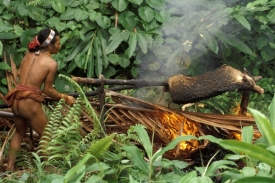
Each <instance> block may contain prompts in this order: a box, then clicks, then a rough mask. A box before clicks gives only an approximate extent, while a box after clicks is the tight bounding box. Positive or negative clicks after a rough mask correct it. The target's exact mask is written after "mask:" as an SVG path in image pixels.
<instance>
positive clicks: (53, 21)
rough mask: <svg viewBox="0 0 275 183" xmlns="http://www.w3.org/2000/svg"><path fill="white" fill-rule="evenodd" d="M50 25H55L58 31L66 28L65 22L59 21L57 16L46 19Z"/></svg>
mask: <svg viewBox="0 0 275 183" xmlns="http://www.w3.org/2000/svg"><path fill="white" fill-rule="evenodd" d="M47 22H48V23H49V25H50V27H55V28H56V30H57V31H58V32H61V31H63V30H64V29H66V28H67V24H66V23H64V22H60V19H59V18H57V17H53V18H50V19H48V20H47Z"/></svg>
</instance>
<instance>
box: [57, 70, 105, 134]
mask: <svg viewBox="0 0 275 183" xmlns="http://www.w3.org/2000/svg"><path fill="white" fill-rule="evenodd" d="M59 77H61V78H64V79H66V80H68V81H69V82H70V83H72V85H73V87H74V89H75V90H76V91H77V92H78V93H79V102H80V104H82V105H83V107H84V108H85V110H86V113H87V114H88V115H89V116H92V117H93V123H94V124H93V125H94V131H95V133H98V134H100V133H101V134H104V135H105V131H104V130H103V128H102V126H101V123H100V120H99V118H98V116H97V114H96V112H95V110H94V109H93V107H92V105H91V104H90V102H89V100H88V99H87V97H86V95H85V94H84V92H83V90H82V88H81V87H80V86H79V85H78V84H77V83H76V82H75V81H74V80H72V79H71V78H69V77H68V76H65V75H62V74H60V75H59Z"/></svg>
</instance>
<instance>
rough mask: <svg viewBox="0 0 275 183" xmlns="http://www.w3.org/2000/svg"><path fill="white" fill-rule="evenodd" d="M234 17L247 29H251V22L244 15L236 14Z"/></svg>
mask: <svg viewBox="0 0 275 183" xmlns="http://www.w3.org/2000/svg"><path fill="white" fill-rule="evenodd" d="M234 17H235V18H236V19H237V20H238V21H239V22H240V23H241V24H242V25H243V26H244V27H245V28H246V29H247V30H249V31H250V30H251V27H250V24H249V22H248V21H247V20H246V18H245V17H244V16H242V15H239V14H238V15H234Z"/></svg>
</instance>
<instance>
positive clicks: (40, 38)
mask: <svg viewBox="0 0 275 183" xmlns="http://www.w3.org/2000/svg"><path fill="white" fill-rule="evenodd" d="M52 30H53V31H54V32H55V35H54V37H53V39H52V40H51V42H50V43H51V44H54V43H55V42H56V36H59V32H58V31H57V30H55V29H52ZM50 32H51V29H50V28H45V29H43V30H41V31H40V32H39V33H38V35H37V41H38V42H39V44H40V45H41V44H42V43H43V42H44V41H45V40H46V39H47V38H48V36H49V35H50ZM33 41H34V40H33ZM33 41H31V42H33ZM31 42H30V43H29V45H30V44H31ZM28 49H29V51H30V52H36V51H38V50H40V49H41V46H39V45H35V47H31V48H30V46H28Z"/></svg>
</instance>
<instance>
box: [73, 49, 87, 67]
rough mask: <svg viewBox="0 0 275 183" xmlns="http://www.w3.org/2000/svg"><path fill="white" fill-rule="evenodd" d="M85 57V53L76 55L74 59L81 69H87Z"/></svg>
mask: <svg viewBox="0 0 275 183" xmlns="http://www.w3.org/2000/svg"><path fill="white" fill-rule="evenodd" d="M85 56H86V55H85V53H79V54H77V55H76V57H75V59H74V60H75V63H76V65H77V66H78V67H79V68H81V69H84V68H85V61H86V59H85Z"/></svg>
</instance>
